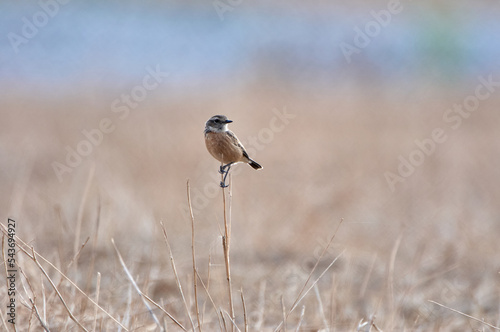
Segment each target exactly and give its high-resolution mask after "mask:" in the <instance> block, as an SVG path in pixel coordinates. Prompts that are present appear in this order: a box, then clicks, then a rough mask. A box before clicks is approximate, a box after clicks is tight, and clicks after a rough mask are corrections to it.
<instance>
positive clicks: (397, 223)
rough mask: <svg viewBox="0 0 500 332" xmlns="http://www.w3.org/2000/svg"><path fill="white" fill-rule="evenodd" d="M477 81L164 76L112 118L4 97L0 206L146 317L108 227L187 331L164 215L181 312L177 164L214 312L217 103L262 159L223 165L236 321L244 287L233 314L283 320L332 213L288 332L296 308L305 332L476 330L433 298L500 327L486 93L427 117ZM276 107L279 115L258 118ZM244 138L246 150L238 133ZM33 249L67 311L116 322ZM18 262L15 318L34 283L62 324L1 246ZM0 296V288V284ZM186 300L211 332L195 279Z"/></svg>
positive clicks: (83, 100) (36, 275)
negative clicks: (306, 84)
mask: <svg viewBox="0 0 500 332" xmlns="http://www.w3.org/2000/svg"><path fill="white" fill-rule="evenodd" d="M475 84H476V83H474V82H472V83H471V84H470V85H468V86H469V88H467V87H466V88H464V89H463V90H460V91H459V92H457V91H452V92H450V91H445V90H444V89H443V90H433V89H422V90H418V89H417V90H415V91H412V92H411V93H410V94H409V95H408V96H400V95H396V96H395V95H393V94H390V93H388V92H390V91H391V89H390V88H381V93H376V94H375V93H373V94H367V93H366V91H363V88H362V87H359V88H356V89H346V90H345V91H341V93H336V94H331V96H330V97H328V95H329V93H328V92H325V93H317V94H314V93H308V92H303V93H299V92H298V91H300V90H297V91H296V90H294V91H290V90H286V91H285V92H283V91H279V92H278V93H272V92H269V91H268V90H265V89H264V88H262V89H259V88H256V87H255V86H254V87H246V88H241V89H236V90H237V91H236V92H235V91H234V89H233V90H231V92H230V93H228V94H227V95H217V96H212V97H205V96H196V98H194V97H193V96H192V95H189V93H185V94H180V93H175V94H174V93H171V92H169V91H167V89H165V91H154V92H153V93H152V94H151V96H149V97H148V98H147V99H146V100H145V101H144V102H142V103H141V104H140V105H139V106H138V107H137V108H136V109H132V110H131V112H130V115H129V116H128V117H126V118H125V119H123V120H121V119H119V118H118V114H115V113H112V112H111V110H110V104H111V101H112V100H113V99H114V98H116V97H117V96H119V93H120V92H118V93H115V92H109V93H102V94H97V93H91V92H89V93H85V94H83V95H82V96H81V97H78V98H77V97H64V98H59V99H49V100H47V99H43V98H38V97H33V98H26V97H24V96H22V95H21V96H15V95H11V97H5V98H3V101H2V102H3V104H4V106H3V108H2V110H1V111H0V112H1V113H2V114H1V118H2V121H1V123H0V139H1V141H0V144H1V145H0V157H1V158H0V165H1V169H2V173H1V175H0V176H1V184H2V185H1V187H0V197H1V198H2V199H1V200H0V211H2V220H1V222H2V224H4V225H6V224H7V218H8V217H9V216H10V217H11V218H14V219H15V221H16V235H17V236H18V237H19V238H20V239H21V240H23V241H25V242H26V243H28V244H29V245H30V246H33V248H34V249H35V250H36V251H37V252H38V253H39V254H40V255H42V256H43V257H45V258H46V259H47V260H48V261H50V262H51V263H52V264H54V265H55V266H56V267H58V268H59V269H60V270H61V271H62V272H63V273H64V274H65V275H66V276H67V277H69V278H70V279H71V280H72V281H73V282H75V283H76V284H77V285H78V286H79V287H80V288H81V289H82V290H83V292H85V293H86V294H87V295H88V296H90V297H91V298H95V296H96V280H97V273H98V272H99V273H100V274H101V281H100V295H99V304H100V305H101V306H102V308H104V309H105V310H106V311H107V312H108V313H109V314H111V315H112V316H113V317H115V318H116V319H118V320H119V321H120V322H122V323H123V325H125V326H126V327H127V328H128V329H129V330H139V331H146V330H155V329H157V325H156V324H155V322H154V320H153V319H152V318H151V316H150V315H149V314H148V313H147V309H146V307H145V305H144V304H143V302H142V301H141V299H140V297H139V295H137V293H136V292H135V290H134V289H133V288H132V287H131V283H130V280H129V279H128V278H127V276H126V274H125V272H124V270H123V268H122V266H121V265H120V262H119V260H118V258H117V255H116V252H115V250H114V249H113V246H112V243H111V239H112V238H113V239H114V241H115V243H116V246H117V247H118V249H119V251H120V253H121V255H122V257H123V259H124V261H125V264H126V265H127V266H128V268H129V270H130V272H131V274H132V276H133V278H134V279H135V280H136V282H137V284H138V286H139V287H140V288H141V290H142V291H143V292H144V293H145V294H147V295H148V296H150V297H151V298H152V299H153V300H155V301H156V302H157V303H159V304H161V305H162V306H163V308H164V309H165V310H166V311H168V312H169V313H170V314H171V315H173V316H174V317H175V318H176V319H177V320H178V321H179V322H180V323H181V324H182V325H183V326H184V327H186V329H188V330H189V329H191V324H190V323H189V319H188V317H187V314H186V309H185V306H184V305H183V302H182V298H181V296H180V294H179V290H178V288H177V287H176V284H175V278H174V274H173V271H172V267H171V265H170V260H169V254H168V249H167V246H166V243H165V241H164V238H163V234H162V230H161V226H160V221H162V222H163V223H164V224H165V228H166V230H167V232H168V235H169V240H170V245H171V247H172V251H173V257H174V259H175V263H176V267H177V272H178V274H179V278H180V280H181V282H182V287H183V291H184V295H185V296H186V299H187V303H188V304H187V306H188V307H189V312H190V314H191V315H192V318H193V320H194V321H196V318H195V314H194V312H195V309H194V294H193V287H192V280H193V277H192V265H191V226H190V219H189V215H188V214H187V199H186V180H187V179H189V180H190V184H191V195H192V200H193V208H194V214H195V226H196V260H197V264H198V268H199V274H200V277H201V279H202V280H203V282H204V283H208V281H209V292H210V294H211V296H212V298H213V301H214V303H215V306H216V307H217V309H218V310H220V309H222V310H224V311H227V310H228V307H227V293H226V292H227V288H226V283H225V274H224V273H225V270H224V259H223V256H222V247H221V232H220V229H221V228H222V227H223V226H222V225H223V213H222V211H223V209H222V196H221V193H220V189H218V188H217V184H218V181H219V178H218V174H217V169H218V166H219V165H218V163H217V162H216V161H215V160H214V159H213V158H212V157H211V156H210V155H209V154H208V152H206V151H205V145H204V143H203V135H202V132H203V127H204V122H205V121H206V120H207V119H208V118H209V117H210V116H212V115H214V114H226V115H228V117H229V118H230V119H232V120H234V123H233V124H231V129H232V130H233V131H234V132H235V133H236V134H237V135H238V136H239V138H240V140H242V142H243V143H244V144H245V145H246V147H247V149H248V150H249V154H250V156H251V157H252V158H254V159H255V160H256V161H258V162H259V163H260V164H261V165H262V166H264V169H263V170H262V171H259V172H256V171H254V170H253V169H251V168H250V167H248V166H246V165H238V166H237V167H235V168H234V170H235V174H234V175H233V177H232V186H233V187H232V194H233V196H232V239H231V241H232V246H231V268H232V274H233V293H234V294H233V295H234V301H235V312H236V324H237V325H238V327H239V328H240V329H241V330H243V328H244V325H245V324H244V319H243V309H242V306H241V301H240V289H242V290H243V293H244V296H245V301H246V311H247V318H248V324H249V329H250V330H251V331H252V330H262V331H272V330H274V329H275V328H276V327H277V326H278V325H279V324H280V322H281V321H282V320H283V309H282V305H283V306H284V308H285V311H286V312H288V310H290V308H291V306H292V305H293V303H294V300H295V299H296V297H297V295H298V294H299V292H300V290H301V288H302V286H303V284H304V282H305V281H306V279H307V276H308V274H309V272H310V271H311V269H312V268H313V266H314V264H315V263H316V260H317V258H318V257H319V255H320V254H321V252H322V251H323V249H324V248H325V246H326V244H327V243H328V241H329V239H330V237H331V236H332V235H333V234H334V232H335V229H336V228H337V225H338V224H339V222H340V220H341V219H343V223H342V225H341V226H340V229H339V231H338V232H337V234H336V237H335V239H334V241H333V244H332V245H331V246H330V247H329V248H328V250H327V252H326V254H325V256H324V257H323V259H322V260H321V261H320V263H319V265H318V267H317V269H316V271H315V272H314V273H313V277H312V280H311V281H310V282H309V285H311V284H312V281H314V280H316V279H317V278H318V277H319V276H320V274H321V273H322V272H323V271H324V270H325V269H326V268H327V266H328V264H329V263H330V262H332V260H333V259H334V258H335V257H337V256H339V258H338V260H337V261H336V262H335V263H334V265H333V266H332V267H331V268H330V269H329V270H328V271H327V272H326V273H325V274H324V275H323V276H322V277H321V279H320V280H319V282H318V283H317V288H313V289H311V290H310V292H309V293H307V295H306V296H305V298H304V299H303V300H302V301H301V302H300V303H299V305H298V306H297V308H296V309H295V310H294V311H293V312H292V313H291V314H290V315H289V316H288V318H287V320H286V326H287V329H288V330H295V329H296V327H297V324H298V323H299V319H300V316H301V310H302V308H305V310H304V315H303V321H302V322H301V331H318V330H326V329H327V328H330V330H335V331H355V330H356V328H357V326H358V323H359V321H360V320H361V319H365V320H367V319H369V318H370V317H371V316H373V315H374V316H376V318H375V324H376V325H377V326H378V327H379V328H380V329H381V330H383V331H465V330H469V331H472V330H480V331H490V330H492V329H490V328H489V327H487V326H486V325H484V324H482V323H480V322H477V321H474V320H472V319H468V318H465V317H464V316H462V315H460V314H459V313H455V312H453V311H451V310H448V309H445V308H441V307H439V306H438V305H436V304H433V303H431V302H429V301H431V300H432V301H435V302H438V303H441V304H443V305H445V306H448V307H450V308H453V309H456V310H458V311H460V312H463V313H466V314H468V315H471V316H473V317H475V318H477V319H480V320H483V319H484V321H485V322H487V323H490V324H493V325H496V326H498V325H500V320H499V318H498V317H499V312H500V305H499V303H500V301H499V286H500V276H499V271H500V256H499V255H498V253H499V252H500V241H498V234H499V232H500V222H499V221H500V220H499V218H500V205H499V204H498V202H499V201H500V186H499V185H498V179H499V176H500V140H499V135H498V128H499V125H500V115H499V113H498V107H499V106H500V95H498V94H496V95H493V96H492V97H491V98H489V99H487V100H485V101H482V102H481V104H480V106H479V108H478V110H477V111H475V112H474V113H472V114H471V116H470V117H469V118H468V119H464V120H463V122H462V124H461V126H460V127H459V128H458V129H456V130H454V129H452V128H451V127H450V124H448V123H445V122H444V121H443V119H442V116H443V113H445V111H446V110H447V109H449V108H451V107H452V106H453V104H454V103H462V101H463V100H464V98H465V97H467V96H468V95H470V94H471V93H473V92H474V88H475ZM222 90H223V89H222V88H221V91H222ZM265 91H267V92H265ZM273 109H274V110H275V111H273ZM276 110H278V111H279V112H283V111H284V110H286V112H287V113H289V114H292V115H293V116H294V118H293V119H289V120H288V123H286V122H282V121H281V120H273V118H275V117H276V113H275V112H276ZM106 117H107V118H110V119H111V121H112V124H113V125H114V126H115V127H116V128H115V130H114V131H113V132H111V133H109V134H105V135H104V136H103V140H102V143H101V144H99V145H98V146H94V147H92V151H91V153H90V154H89V156H87V157H84V158H83V161H82V162H81V164H79V165H78V166H77V167H75V168H72V171H71V173H65V174H63V175H62V181H61V182H60V181H59V180H58V178H57V176H56V174H55V172H54V170H53V167H52V163H53V162H55V161H57V162H60V163H63V162H64V160H65V156H66V153H67V152H66V150H65V148H66V147H67V146H69V147H71V148H75V147H77V145H78V144H79V143H80V142H82V140H84V139H85V136H83V134H82V130H90V129H93V128H97V127H98V126H99V123H100V121H101V120H102V119H103V118H106ZM435 128H442V129H443V130H444V132H445V134H446V135H447V136H446V137H447V139H446V141H445V142H444V143H440V144H436V149H435V151H434V152H433V153H431V154H430V155H429V156H425V160H424V161H423V163H422V165H421V166H418V167H417V168H416V169H415V171H414V173H413V174H412V175H411V176H409V177H408V178H406V179H404V182H401V183H397V184H396V185H395V190H394V191H391V190H390V187H389V185H388V183H387V181H386V179H385V176H384V174H385V173H386V172H393V173H397V167H398V162H399V161H398V156H400V155H402V156H403V157H404V158H406V159H408V156H409V155H410V153H412V151H414V150H415V149H416V145H415V142H414V141H415V140H419V141H422V140H424V139H427V138H430V137H431V135H432V134H431V133H432V131H433V130H434V129H435ZM273 129H274V131H273ZM259 134H260V138H258V139H257V143H258V144H259V146H256V145H255V141H254V144H252V143H251V141H252V139H250V138H249V137H250V136H257V137H259ZM82 144H84V143H82ZM252 146H253V148H252ZM236 172H237V174H236ZM79 225H81V227H80V226H79ZM87 239H89V240H88V242H87V244H86V245H85V246H84V247H83V249H81V252H80V255H79V256H78V257H77V258H76V259H74V260H73V258H74V255H75V252H77V251H78V250H79V249H80V246H81V244H82V243H84V242H85V241H86V240H87ZM18 243H19V241H18ZM5 245H6V244H5ZM30 254H31V253H30ZM209 257H210V280H208V266H209ZM39 260H40V264H41V265H42V266H43V268H44V269H45V270H46V271H47V273H48V276H50V278H51V279H52V280H53V282H54V283H55V284H56V286H57V287H58V289H59V291H60V293H61V295H62V297H63V298H64V300H65V301H66V304H67V305H68V307H69V309H70V310H71V312H72V313H73V314H74V316H75V319H76V320H78V321H79V322H80V323H81V324H82V325H83V326H85V327H86V328H87V329H89V330H92V327H93V324H94V319H95V317H97V320H96V323H97V330H99V331H105V330H107V331H114V330H117V326H118V325H117V324H116V323H115V322H113V321H112V320H111V319H110V318H109V317H108V316H106V315H105V314H104V313H103V312H102V311H100V310H98V311H97V314H96V313H95V306H94V305H92V303H91V302H90V301H89V300H88V299H87V298H86V297H85V296H83V295H82V294H81V293H79V292H78V291H77V290H75V287H74V286H73V285H71V284H70V283H69V282H68V281H64V280H63V279H62V278H61V275H60V274H59V273H58V272H56V271H55V270H54V268H52V267H50V266H49V265H48V264H47V263H46V262H44V261H43V260H42V259H40V258H39ZM17 261H18V264H19V267H20V268H22V270H23V271H24V273H25V274H26V276H27V277H28V280H26V279H25V278H24V277H22V278H21V277H20V274H19V273H18V275H17V276H18V279H17V281H16V288H17V322H18V324H19V325H18V330H19V331H26V330H27V328H28V325H30V324H31V330H33V331H39V330H40V329H41V327H40V326H41V325H40V322H39V319H38V318H36V317H35V316H36V315H35V314H34V312H33V311H32V310H31V308H33V305H32V304H31V303H30V298H33V295H34V294H33V293H32V292H31V291H30V290H29V289H30V287H32V289H33V291H34V292H35V295H36V299H35V301H36V302H35V306H36V308H37V310H38V314H39V315H40V317H41V320H42V321H45V322H47V326H48V327H49V328H50V330H51V331H76V330H78V327H77V324H76V323H75V322H74V321H72V320H71V319H70V317H69V314H68V311H67V310H66V309H65V308H64V306H63V304H62V302H61V300H60V299H59V298H58V296H57V295H56V294H55V292H54V289H53V288H52V286H51V285H50V284H49V283H48V280H47V278H46V277H45V276H43V275H42V272H41V269H40V268H38V267H37V266H36V264H35V263H34V262H33V261H32V260H30V259H29V258H28V257H27V256H26V254H24V253H21V252H18V253H17ZM27 281H29V284H28V283H27ZM42 286H43V287H42ZM6 292H7V288H3V287H2V288H0V298H6ZM198 297H199V303H200V311H202V315H203V317H202V320H203V330H204V331H212V330H219V329H220V328H219V326H220V325H219V324H220V323H219V320H218V318H217V315H216V313H215V311H214V307H213V305H212V304H211V302H210V301H209V300H208V298H207V295H206V292H205V291H204V290H203V288H202V286H201V285H200V283H198ZM2 303H4V302H2ZM303 306H304V307H303ZM0 312H1V319H2V320H3V323H1V324H0V325H2V324H4V323H5V324H6V325H7V326H8V327H9V328H10V325H9V324H8V323H6V321H7V319H8V317H7V316H6V307H5V305H4V304H2V309H0ZM154 312H155V314H156V316H157V317H158V318H159V320H160V321H161V324H164V325H165V326H167V327H168V330H169V331H177V330H180V329H179V328H178V327H177V326H176V325H174V323H173V322H172V321H171V320H170V319H169V318H168V317H167V316H166V315H165V313H164V312H162V311H160V310H158V309H155V310H154ZM30 317H31V319H29V318H30ZM224 317H225V318H227V316H224ZM226 324H228V326H229V324H230V323H229V321H228V320H226ZM4 327H5V326H2V329H3V328H4ZM365 330H368V329H367V328H366V327H365V329H364V330H363V331H365ZM373 330H374V328H372V331H373Z"/></svg>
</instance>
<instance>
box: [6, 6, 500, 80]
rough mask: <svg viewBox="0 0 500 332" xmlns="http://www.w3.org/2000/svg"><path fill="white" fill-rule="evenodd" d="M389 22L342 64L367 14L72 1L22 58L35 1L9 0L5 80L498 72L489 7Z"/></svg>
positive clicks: (495, 27) (499, 28)
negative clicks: (157, 70) (15, 39)
mask: <svg viewBox="0 0 500 332" xmlns="http://www.w3.org/2000/svg"><path fill="white" fill-rule="evenodd" d="M406 5H407V7H405V9H404V10H403V11H402V12H401V13H400V14H398V15H395V16H393V17H392V20H391V23H390V24H389V25H388V26H387V27H384V28H382V29H381V32H380V34H379V35H377V36H375V37H374V38H373V40H372V41H371V43H370V44H369V45H368V46H366V47H365V48H363V49H360V53H359V54H353V55H352V58H351V63H348V61H346V58H345V57H344V55H343V53H342V51H341V49H340V47H339V45H340V44H341V43H342V42H345V43H350V44H353V38H354V35H355V33H354V30H353V29H354V28H355V27H356V26H358V27H360V28H363V27H364V26H365V24H366V23H367V22H369V21H370V20H373V18H372V17H371V16H370V10H372V9H375V10H379V9H383V8H372V7H370V6H366V8H360V9H358V12H352V11H346V9H339V10H331V11H329V10H324V11H322V10H316V11H315V10H306V9H301V10H295V9H293V8H292V7H290V8H288V9H286V10H285V9H284V10H276V9H275V10H265V9H259V8H256V7H255V8H254V7H249V6H248V5H245V4H242V5H241V6H240V7H237V8H234V10H233V11H231V12H226V13H225V15H224V17H225V19H224V20H223V21H222V20H221V19H220V17H219V15H218V14H217V12H216V10H215V9H214V7H213V6H212V5H211V3H210V2H209V3H207V4H206V5H205V6H197V7H190V6H186V5H171V6H167V5H159V4H151V3H149V5H145V4H138V3H131V2H123V3H121V5H119V4H118V3H116V2H110V1H104V2H98V1H91V2H79V1H72V2H69V3H68V4H65V5H60V8H59V9H58V11H57V13H56V14H55V16H54V17H52V18H50V19H49V21H48V23H47V24H46V25H45V26H43V27H41V28H40V29H39V31H38V33H37V34H36V35H35V36H34V37H32V38H31V39H29V40H28V42H27V43H26V44H21V45H19V47H18V52H17V53H16V52H15V50H14V48H13V47H12V43H11V42H10V41H9V33H16V34H17V35H19V36H22V28H23V25H24V24H25V23H24V22H23V17H25V18H27V19H28V20H30V21H32V19H33V15H35V14H36V13H38V12H40V11H41V10H42V8H41V7H40V4H39V3H38V2H31V3H29V4H27V3H25V2H23V3H21V2H14V1H12V2H2V3H0V12H1V13H2V14H1V15H2V19H1V21H0V34H1V36H2V38H1V41H0V82H2V83H3V84H8V85H9V86H10V87H19V88H21V89H22V88H23V87H26V86H31V87H33V86H34V87H38V88H43V87H45V88H52V87H58V88H59V89H64V88H65V87H68V86H71V85H72V84H75V83H78V82H82V81H87V82H93V83H94V84H96V85H102V86H109V85H116V84H117V83H116V82H117V79H119V80H122V81H124V82H126V81H133V80H134V79H137V78H140V77H142V76H143V75H144V73H145V67H146V66H155V65H160V67H161V68H162V69H163V70H165V71H169V72H171V74H172V76H171V80H173V82H175V83H177V84H193V82H210V81H221V80H225V79H232V78H234V77H237V76H241V75H244V74H245V73H248V72H256V71H259V70H261V71H266V70H268V68H274V69H273V70H275V71H277V75H278V76H281V77H282V79H284V80H287V81H289V80H291V81H301V80H302V81H303V80H305V79H306V80H307V82H308V84H311V82H315V81H316V82H332V81H335V80H338V81H342V80H345V79H347V78H349V77H350V76H354V77H370V78H371V79H377V80H380V81H392V80H394V79H398V78H399V79H406V80H411V79H415V78H418V77H421V76H422V75H424V76H427V75H428V76H429V77H430V78H431V79H432V78H437V79H443V80H444V81H450V82H456V81H459V80H467V79H475V77H477V76H478V75H480V74H483V73H490V72H493V71H496V70H499V69H500V66H499V63H500V62H499V59H500V43H499V42H498V33H499V32H500V21H499V20H498V16H497V15H495V12H494V11H492V10H490V8H487V7H484V8H482V7H479V6H477V7H475V10H474V11H469V10H467V8H461V9H460V10H457V11H456V12H453V13H445V14H443V13H440V12H438V11H432V10H428V9H425V8H422V7H413V8H410V7H409V6H410V3H408V4H405V6H406Z"/></svg>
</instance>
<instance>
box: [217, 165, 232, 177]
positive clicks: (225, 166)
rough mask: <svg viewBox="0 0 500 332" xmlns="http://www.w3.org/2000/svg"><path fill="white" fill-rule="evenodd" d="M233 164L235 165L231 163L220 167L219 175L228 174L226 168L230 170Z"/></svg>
mask: <svg viewBox="0 0 500 332" xmlns="http://www.w3.org/2000/svg"><path fill="white" fill-rule="evenodd" d="M232 164H233V163H229V164H226V165H221V166H220V167H219V173H220V174H224V173H226V168H228V167H229V168H231V165H232ZM228 171H229V169H228Z"/></svg>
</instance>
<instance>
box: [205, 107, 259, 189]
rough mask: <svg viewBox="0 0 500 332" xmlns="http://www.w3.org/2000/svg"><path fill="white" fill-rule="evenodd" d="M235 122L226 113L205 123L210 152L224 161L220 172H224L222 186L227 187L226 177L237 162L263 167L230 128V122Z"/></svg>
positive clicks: (256, 167) (206, 139)
mask: <svg viewBox="0 0 500 332" xmlns="http://www.w3.org/2000/svg"><path fill="white" fill-rule="evenodd" d="M231 122H233V121H232V120H229V119H228V118H227V116H225V115H214V116H212V117H211V118H210V119H208V121H207V122H206V123H205V145H206V146H207V150H208V152H209V153H210V154H211V155H212V157H214V158H215V159H217V160H218V161H220V162H221V163H222V165H221V166H220V168H219V173H221V174H224V178H223V180H222V181H221V183H220V186H221V187H222V188H225V187H227V185H226V177H227V174H228V173H229V170H230V169H231V166H232V165H233V164H236V163H246V164H248V165H250V166H251V167H252V168H253V169H255V170H259V169H262V168H263V167H262V166H261V165H259V163H257V162H256V161H255V160H253V159H252V158H250V157H249V156H248V153H247V151H246V150H245V147H244V146H243V144H241V142H240V140H239V139H238V137H236V135H235V134H234V133H233V132H232V131H231V130H229V129H228V127H227V126H228V124H229V123H231Z"/></svg>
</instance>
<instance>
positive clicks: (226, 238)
mask: <svg viewBox="0 0 500 332" xmlns="http://www.w3.org/2000/svg"><path fill="white" fill-rule="evenodd" d="M223 178H224V174H221V180H223ZM231 186H232V181H231V175H229V196H231ZM222 205H223V208H224V235H223V236H222V249H223V250H224V264H225V266H226V279H227V291H228V297H229V316H230V320H231V321H234V306H233V287H232V284H231V264H230V260H229V251H230V248H231V215H230V213H227V211H228V209H227V207H226V188H224V187H222ZM230 209H231V200H230V199H229V211H230ZM230 326H231V331H234V328H233V325H232V324H230Z"/></svg>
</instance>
